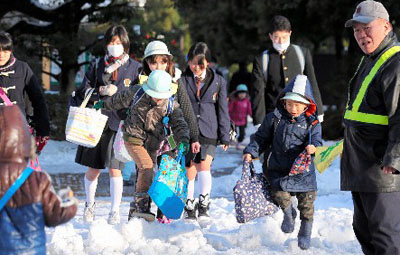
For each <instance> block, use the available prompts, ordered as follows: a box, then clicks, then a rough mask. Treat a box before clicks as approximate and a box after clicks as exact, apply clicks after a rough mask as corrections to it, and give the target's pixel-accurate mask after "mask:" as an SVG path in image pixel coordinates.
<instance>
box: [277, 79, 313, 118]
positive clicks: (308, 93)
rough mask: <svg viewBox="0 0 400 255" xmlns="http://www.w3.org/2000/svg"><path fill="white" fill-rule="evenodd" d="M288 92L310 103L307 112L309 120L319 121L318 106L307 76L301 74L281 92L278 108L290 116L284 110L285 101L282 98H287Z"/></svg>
mask: <svg viewBox="0 0 400 255" xmlns="http://www.w3.org/2000/svg"><path fill="white" fill-rule="evenodd" d="M286 92H293V93H297V94H299V95H301V96H303V97H305V98H306V99H308V101H310V105H309V106H308V108H307V110H306V111H305V116H306V117H307V118H310V117H311V118H312V119H318V116H317V105H316V104H315V99H314V95H313V93H312V87H311V83H310V81H309V80H308V78H307V76H306V75H302V74H299V75H297V76H296V77H295V78H294V79H293V80H292V81H290V82H289V83H288V84H287V85H286V87H285V88H284V89H283V90H282V91H281V93H280V94H279V97H278V98H277V101H276V108H277V109H278V110H279V112H281V113H282V114H283V115H290V114H289V113H287V111H286V110H285V108H284V100H282V97H284V96H285V94H286Z"/></svg>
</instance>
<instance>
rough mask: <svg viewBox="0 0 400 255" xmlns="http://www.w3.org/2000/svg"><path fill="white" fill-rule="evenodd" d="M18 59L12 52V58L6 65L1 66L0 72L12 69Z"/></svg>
mask: <svg viewBox="0 0 400 255" xmlns="http://www.w3.org/2000/svg"><path fill="white" fill-rule="evenodd" d="M16 60H17V59H16V58H15V57H14V55H13V54H11V56H10V59H9V60H8V62H7V63H6V64H5V65H4V66H0V72H7V71H10V70H11V67H12V66H13V65H14V64H15V61H16Z"/></svg>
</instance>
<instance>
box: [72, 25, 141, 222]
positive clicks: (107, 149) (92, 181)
mask: <svg viewBox="0 0 400 255" xmlns="http://www.w3.org/2000/svg"><path fill="white" fill-rule="evenodd" d="M103 41H104V50H105V56H104V57H103V58H101V59H99V60H98V61H93V62H92V63H91V65H90V66H89V68H88V70H87V72H86V74H85V77H84V79H83V81H82V86H81V88H80V89H78V90H77V91H76V93H77V94H78V95H76V96H80V97H84V94H85V92H86V91H87V89H90V88H95V92H94V93H93V95H92V97H91V101H92V103H93V101H98V100H100V99H102V100H105V99H106V98H107V97H110V96H112V95H113V94H115V93H116V92H117V91H121V90H126V89H128V88H129V87H130V86H133V85H134V83H133V81H134V80H136V79H137V77H138V69H139V67H140V63H139V62H137V61H135V60H133V59H130V58H129V55H128V53H129V45H130V42H129V37H128V33H127V31H126V30H125V28H124V27H123V26H121V25H118V26H112V27H110V28H109V29H108V30H107V31H106V33H105V35H104V40H103ZM102 113H103V114H105V115H107V116H108V117H109V118H108V122H107V125H106V127H105V129H104V132H103V134H102V137H101V139H100V141H99V143H98V144H97V146H96V147H94V148H86V147H82V146H79V147H78V151H77V154H76V158H75V162H77V163H78V164H81V165H84V166H87V167H88V171H87V172H86V174H85V177H84V178H85V191H86V203H85V210H84V214H83V219H84V222H91V221H93V220H94V218H95V211H94V210H95V193H96V188H97V179H98V177H99V175H100V170H101V169H105V168H108V169H109V175H110V194H111V210H110V214H109V217H108V222H109V223H110V224H116V223H119V222H120V217H119V205H120V203H121V199H122V190H123V179H122V176H121V169H122V168H123V167H124V164H123V163H122V162H120V161H118V160H117V159H115V157H114V150H113V143H114V139H115V135H116V132H117V130H118V126H119V123H120V121H121V119H125V118H126V111H125V110H121V111H106V110H102Z"/></svg>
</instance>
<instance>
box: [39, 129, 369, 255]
mask: <svg viewBox="0 0 400 255" xmlns="http://www.w3.org/2000/svg"><path fill="white" fill-rule="evenodd" d="M249 133H250V132H249ZM247 141H248V140H247ZM247 141H245V142H247ZM75 152H76V146H75V145H73V144H70V143H68V142H54V141H50V142H49V144H48V145H47V146H46V147H45V151H44V152H43V153H42V155H41V156H40V162H41V164H42V167H43V169H46V170H48V171H49V172H51V173H53V174H54V173H65V172H75V173H83V172H84V171H85V170H86V169H85V167H82V166H79V165H77V164H75V163H74V158H75ZM217 154H218V156H217V157H216V159H215V161H214V163H213V169H218V168H224V167H230V168H233V172H232V174H230V175H224V176H221V177H213V191H212V199H211V207H210V215H211V221H210V222H208V224H200V225H199V224H198V223H197V222H196V221H189V222H188V221H184V220H177V221H172V223H171V224H170V225H164V224H159V223H157V222H153V223H148V222H146V221H144V220H140V219H133V220H131V221H130V222H129V223H128V222H127V218H128V211H129V202H130V201H131V199H132V198H130V197H124V198H123V201H122V203H121V207H120V213H121V224H118V225H115V226H112V225H108V224H107V222H106V220H107V217H108V213H109V210H110V201H109V198H97V200H96V205H97V207H96V219H95V221H94V222H93V223H92V224H84V223H83V221H82V214H83V207H84V198H83V197H81V198H80V199H81V200H80V204H79V208H78V213H77V215H76V217H75V218H74V219H73V220H71V221H70V222H69V223H67V224H64V225H61V226H58V227H56V228H47V229H46V233H47V249H48V252H47V253H48V254H52V255H53V254H56V255H61V254H62V255H67V254H71V255H81V254H82V255H83V254H90V255H92V254H93V255H94V254H104V255H105V254H107V255H109V254H112V255H117V254H118V255H119V254H132V255H133V254H163V255H164V254H184V255H187V254H244V255H252V254H254V255H256V254H257V255H258V254H318V255H321V254H362V252H361V248H360V246H359V244H358V242H357V240H356V238H355V235H354V232H353V229H352V220H353V219H352V217H353V205H352V200H351V194H350V193H349V192H342V191H340V169H339V160H338V159H337V160H335V161H334V162H333V164H332V166H331V167H330V168H328V169H327V170H326V171H325V172H324V173H323V174H317V180H318V189H319V190H318V196H317V199H316V201H315V216H314V225H313V233H312V236H311V237H312V240H311V248H310V249H309V250H307V251H302V250H300V248H298V246H297V233H298V231H299V228H300V219H299V217H297V219H296V225H295V230H294V232H293V233H292V234H284V233H283V232H282V231H281V230H280V225H281V223H282V219H283V213H282V212H281V211H279V212H278V213H276V214H275V215H273V216H271V217H263V218H259V219H256V220H253V221H251V222H249V223H247V224H239V223H237V222H236V218H235V206H234V201H233V195H232V189H233V187H234V185H235V184H236V181H237V180H238V179H239V178H240V176H241V169H242V166H241V164H240V162H241V152H238V151H234V150H232V149H230V151H229V152H227V153H223V152H221V151H218V152H217ZM255 167H256V170H257V172H260V171H261V164H260V162H259V161H255ZM294 202H296V201H294ZM152 209H153V212H155V208H152Z"/></svg>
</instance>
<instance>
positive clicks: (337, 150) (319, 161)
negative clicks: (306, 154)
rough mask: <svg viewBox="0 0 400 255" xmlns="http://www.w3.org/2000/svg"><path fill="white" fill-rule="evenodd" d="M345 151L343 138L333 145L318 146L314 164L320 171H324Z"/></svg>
mask: <svg viewBox="0 0 400 255" xmlns="http://www.w3.org/2000/svg"><path fill="white" fill-rule="evenodd" d="M342 151H343V140H340V141H339V142H337V143H335V144H333V145H331V146H320V147H317V151H316V152H315V158H314V165H315V167H316V168H317V170H318V172H319V173H321V174H322V173H323V172H324V171H325V169H327V168H328V167H329V166H330V165H331V164H332V162H333V160H335V158H336V157H337V156H338V155H339V154H341V153H342Z"/></svg>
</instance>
